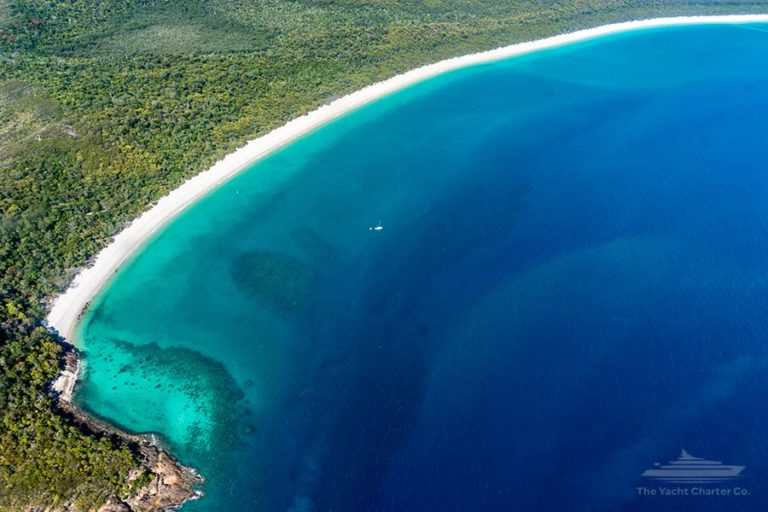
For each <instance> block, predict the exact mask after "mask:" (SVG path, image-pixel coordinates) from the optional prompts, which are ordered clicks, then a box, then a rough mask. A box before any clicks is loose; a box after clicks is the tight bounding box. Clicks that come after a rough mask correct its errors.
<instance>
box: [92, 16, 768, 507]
mask: <svg viewBox="0 0 768 512" xmlns="http://www.w3.org/2000/svg"><path fill="white" fill-rule="evenodd" d="M244 86H245V84H244ZM379 223H380V224H381V226H382V227H383V229H382V230H378V231H376V230H371V229H369V228H371V227H373V226H376V225H378V224H379ZM767 341H768V25H760V24H754V25H738V26H735V25H734V26H727V25H722V26H694V27H685V28H683V27H677V28H665V29H653V30H642V31H637V32H631V33H625V34H621V35H615V36H610V37H604V38H600V39H596V40H592V41H588V42H582V43H578V44H573V45H570V46H566V47H562V48H558V49H554V50H548V51H542V52H538V53H535V54H529V55H526V56H523V57H519V58H515V59H510V60H507V61H503V62H498V63H494V64H490V65H482V66H476V67H472V68H467V69H463V70H460V71H457V72H453V73H450V74H448V75H445V76H441V77H438V78H435V79H432V80H429V81H427V82H424V83H422V84H419V85H417V86H414V87H411V88H409V89H407V90H404V91H401V92H399V93H397V94H394V95H392V96H390V97H387V98H385V99H383V100H380V101H378V102H376V103H374V104H372V105H369V106H367V107H365V108H363V109H361V110H359V111H357V112H355V113H352V114H350V115H348V116H346V117H344V118H343V119H340V120H338V121H336V122H334V123H332V124H330V125H328V126H326V127H324V128H322V129H320V130H318V131H316V132H315V133H313V134H311V135H309V136H307V137H305V138H303V139H302V140H300V141H298V142H296V143H294V144H292V145H290V146H289V147H286V148H285V149H283V150H281V151H280V152H278V153H276V154H274V155H273V156H271V157H269V158H268V159H266V160H264V161H262V162H260V163H258V164H256V165H254V166H253V167H252V168H251V169H249V170H248V171H247V172H245V173H243V174H241V175H240V176H238V177H237V178H235V179H234V180H232V181H231V182H229V183H227V184H226V185H225V186H223V187H221V188H220V189H219V190H217V191H216V192H215V193H213V194H211V195H210V196H208V197H207V198H205V199H204V200H202V201H200V202H199V203H197V204H196V205H195V206H194V207H192V208H191V209H189V210H188V211H187V212H186V213H184V214H183V215H182V216H181V217H180V218H179V219H178V220H176V221H175V222H173V223H172V224H171V225H169V226H168V227H167V228H166V229H164V230H163V231H162V232H161V233H160V234H158V235H157V236H156V237H155V239H154V240H153V241H151V243H149V244H148V246H147V247H146V248H145V249H144V250H143V251H141V252H140V254H138V255H137V256H136V257H135V258H134V259H133V260H132V261H131V262H130V264H128V265H127V266H126V267H125V268H124V269H123V270H122V271H121V272H120V273H119V274H118V275H117V277H116V278H115V279H114V280H113V282H112V284H111V285H110V286H109V287H108V288H107V289H106V290H105V291H104V293H102V295H101V296H100V297H99V298H98V300H96V301H95V302H94V305H93V307H92V308H91V309H90V311H89V313H88V315H87V316H86V319H85V320H84V321H83V323H82V325H81V329H80V344H81V346H82V347H83V349H84V351H85V359H86V364H87V367H86V372H85V375H84V378H83V381H82V383H81V385H80V387H79V389H78V391H77V400H78V401H79V403H80V404H81V405H82V406H83V407H84V408H85V409H86V410H87V411H89V412H90V413H92V414H95V415H97V416H99V417H102V418H106V419H108V420H110V421H113V422H115V423H117V424H118V425H121V426H123V427H124V428H126V429H128V430H131V431H134V432H146V433H154V434H155V435H156V436H157V438H158V439H159V440H160V442H161V444H162V445H163V446H165V447H168V448H169V449H170V450H171V451H172V453H174V454H175V455H177V456H178V457H179V458H180V459H181V461H183V462H184V463H186V464H189V465H193V466H195V467H197V468H198V469H199V470H200V471H201V473H202V474H203V475H204V476H205V477H206V478H207V483H206V484H205V485H204V486H203V490H204V492H205V493H206V496H205V497H204V498H203V499H201V500H199V501H197V502H194V503H190V504H188V505H186V506H185V507H184V510H185V511H186V512H192V511H268V512H272V511H290V512H310V511H316V512H327V511H333V512H346V511H355V512H359V511H371V512H385V511H387V512H388V511H393V512H394V511H441V512H449V511H510V510H525V511H532V510H537V511H562V510H567V511H649V510H654V511H655V510H658V511H668V510H669V511H671V510H675V511H678V510H697V511H699V510H716V511H721V510H722V511H726V510H727V511H756V510H768V407H766V403H767V402H768V343H767ZM682 449H685V450H687V451H688V452H689V453H690V454H691V455H693V456H696V457H701V458H705V459H708V460H714V461H721V462H723V464H724V465H732V466H743V469H742V470H741V471H740V472H738V476H736V477H735V478H732V479H731V478H730V477H728V479H726V480H723V481H722V482H718V483H706V484H702V485H699V484H695V483H684V484H669V483H665V482H659V481H655V480H652V479H651V478H649V477H647V476H643V473H644V472H645V471H646V470H649V469H653V468H655V467H656V466H655V463H660V464H661V465H664V464H666V463H667V461H671V460H675V459H676V458H677V457H678V456H679V455H680V453H681V450H682ZM735 471H736V470H734V472H735ZM678 487H679V488H683V489H688V495H687V496H686V495H682V496H665V495H662V492H663V491H661V489H662V488H678ZM643 489H646V490H648V491H647V492H646V491H644V490H643ZM708 489H709V490H712V489H723V492H726V491H727V493H726V494H725V495H721V496H709V495H702V494H704V492H703V491H706V490H708ZM683 494H685V493H683Z"/></svg>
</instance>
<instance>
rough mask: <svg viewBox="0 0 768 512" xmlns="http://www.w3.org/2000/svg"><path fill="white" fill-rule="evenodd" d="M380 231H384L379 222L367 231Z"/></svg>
mask: <svg viewBox="0 0 768 512" xmlns="http://www.w3.org/2000/svg"><path fill="white" fill-rule="evenodd" d="M382 229H384V226H382V225H381V221H379V223H378V224H376V225H375V226H371V227H369V228H368V231H381V230H382Z"/></svg>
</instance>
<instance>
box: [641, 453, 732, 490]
mask: <svg viewBox="0 0 768 512" xmlns="http://www.w3.org/2000/svg"><path fill="white" fill-rule="evenodd" d="M742 471H744V466H729V465H727V464H723V463H722V462H718V461H714V460H706V459H702V458H699V457H694V456H693V455H691V454H690V453H688V452H687V451H685V450H682V453H681V454H680V456H679V457H678V458H677V460H671V461H669V463H667V464H663V465H662V464H659V463H658V462H657V463H656V464H655V468H654V469H649V470H647V471H645V472H644V473H643V475H642V476H644V477H646V478H650V479H652V480H658V481H661V482H668V483H677V484H712V483H720V482H727V481H729V480H733V479H734V478H736V477H738V476H739V475H740V474H741V472H742Z"/></svg>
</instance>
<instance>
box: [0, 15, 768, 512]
mask: <svg viewBox="0 0 768 512" xmlns="http://www.w3.org/2000/svg"><path fill="white" fill-rule="evenodd" d="M767 9H768V6H765V4H764V3H763V2H760V1H753V2H750V1H736V0H732V1H708V2H707V1H687V0H665V1H657V0H568V1H551V0H428V1H394V0H137V1H131V2H128V1H125V0H100V1H98V2H92V1H88V0H54V1H48V0H0V510H19V509H22V508H23V507H24V506H28V505H34V504H44V503H45V504H65V503H76V504H77V505H78V506H79V507H80V508H82V509H90V508H93V507H94V506H95V505H96V504H98V503H100V502H101V501H103V500H104V499H105V497H106V496H108V495H110V494H115V495H124V494H126V493H129V492H130V491H131V489H127V488H126V485H125V483H124V482H125V480H126V478H127V475H128V474H129V472H130V471H131V470H132V469H134V468H135V467H136V465H137V459H136V456H135V455H133V454H132V453H131V452H130V451H129V450H128V449H127V448H126V447H125V446H121V445H118V444H115V443H113V442H112V441H110V440H108V439H99V438H96V437H93V436H89V435H86V434H83V433H82V432H80V430H78V429H77V428H76V427H74V426H72V425H70V424H68V423H67V422H66V421H65V420H64V419H63V418H62V417H61V416H59V415H58V414H57V413H55V412H53V410H52V408H51V398H50V396H49V394H48V393H47V392H46V390H47V386H48V383H49V382H50V381H51V379H52V378H53V377H54V375H55V374H56V372H57V371H58V367H59V364H60V363H59V361H58V354H59V352H60V347H59V345H58V344H57V343H56V341H55V339H54V338H53V337H52V335H51V334H49V333H48V332H47V331H46V330H45V329H44V328H42V327H40V322H41V319H42V318H43V317H44V310H45V306H44V301H45V300H46V299H47V298H49V297H50V296H51V295H52V294H55V293H57V292H58V291H60V290H61V289H62V288H63V287H64V286H65V284H66V283H67V282H68V280H69V279H70V278H71V277H72V275H73V272H74V269H76V268H78V267H81V266H83V265H85V264H86V263H87V261H88V259H89V258H90V257H92V256H93V255H94V254H95V253H96V252H97V251H98V250H99V249H100V248H102V247H104V246H105V245H106V244H107V243H108V241H109V239H110V237H111V236H112V235H114V234H115V233H116V232H117V231H118V230H119V229H120V227H121V226H122V225H124V223H125V222H127V221H128V220H130V219H131V218H132V217H134V216H136V215H137V214H138V213H139V212H140V211H142V210H144V209H146V208H147V206H148V205H149V204H151V203H152V202H153V201H155V200H157V199H158V198H159V197H161V196H162V195H163V194H164V193H166V192H167V191H168V190H170V189H172V188H174V187H176V186H177V185H179V184H180V183H181V182H182V181H183V180H184V179H186V178H188V177H190V176H192V175H194V174H195V173H197V172H199V171H201V170H203V169H204V168H206V167H207V166H209V165H210V164H211V163H213V162H214V161H215V160H216V159H218V158H220V157H221V156H223V155H224V154H226V153H227V152H229V151H232V150H233V149H234V148H236V147H238V146H240V145H241V144H243V142H244V141H246V140H248V139H250V138H253V137H255V136H258V135H260V134H263V133H265V132H266V131H268V130H270V129H272V128H275V127H277V126H279V125H281V124H283V123H285V122H286V121H288V120H289V119H291V118H293V117H295V116H297V115H299V114H302V113H305V112H307V111H309V110H311V109H313V108H315V107H317V106H318V105H320V104H322V103H325V102H327V101H329V100H331V99H333V98H335V97H338V96H340V95H342V94H344V93H348V92H351V91H353V90H355V89H357V88H359V87H361V86H363V85H365V84H369V83H371V82H373V81H375V80H378V79H382V78H386V77H388V76H391V75H393V74H395V73H397V72H400V71H404V70H406V69H409V68H412V67H414V66H416V65H420V64H425V63H428V62H432V61H436V60H439V59H441V58H444V57H448V56H453V55H457V54H462V53H467V52H470V51H476V50H480V49H488V48H491V47H495V46H499V45H502V44H510V43H513V42H517V41H521V40H527V39H532V38H536V37H541V36H545V35H552V34H554V33H558V32H562V31H566V30H574V29H578V28H584V27H587V26H593V25H597V24H601V23H605V22H611V21H620V20H625V19H628V18H638V17H648V16H658V15H674V14H692V13H697V14H703V13H716V12H717V13H720V12H759V11H765V10H767Z"/></svg>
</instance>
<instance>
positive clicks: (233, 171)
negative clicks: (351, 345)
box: [47, 14, 768, 342]
mask: <svg viewBox="0 0 768 512" xmlns="http://www.w3.org/2000/svg"><path fill="white" fill-rule="evenodd" d="M757 22H768V15H760V14H747V15H715V16H683V17H664V18H650V19H644V20H636V21H628V22H623V23H614V24H609V25H602V26H599V27H594V28H590V29H585V30H579V31H576V32H570V33H565V34H560V35H556V36H552V37H547V38H544V39H538V40H535V41H528V42H523V43H516V44H512V45H509V46H504V47H500V48H496V49H493V50H488V51H483V52H478V53H473V54H469V55H464V56H460V57H454V58H450V59H446V60H443V61H440V62H437V63H434V64H428V65H425V66H422V67H419V68H416V69H413V70H411V71H408V72H405V73H402V74H400V75H396V76H394V77H392V78H389V79H387V80H384V81H381V82H378V83H375V84H372V85H369V86H367V87H364V88H363V89H360V90H358V91H356V92H353V93H351V94H349V95H347V96H344V97H342V98H339V99H337V100H335V101H333V102H331V103H329V104H326V105H323V106H321V107H319V108H318V109H316V110H314V111H312V112H310V113H308V114H305V115H303V116H300V117H298V118H296V119H294V120H292V121H290V122H288V123H287V124H285V125H283V126H282V127H280V128H277V129H275V130H273V131H272V132H269V133H267V134H266V135H263V136H261V137H258V138H256V139H254V140H251V141H250V142H248V143H247V144H245V145H244V146H243V147H241V148H240V149H238V150H236V151H235V152H233V153H231V154H229V155H227V156H226V157H224V158H223V159H222V160H219V161H218V162H217V163H216V164H214V165H213V166H212V167H210V168H209V169H208V170H206V171H203V172H201V173H200V174H197V175H196V176H194V177H192V178H190V179H189V180H187V181H186V182H185V183H183V184H182V185H181V186H180V187H178V188H176V189H175V190H173V191H171V192H170V193H168V194H167V195H166V196H164V197H163V198H161V199H160V200H159V201H157V203H155V204H154V205H153V206H152V207H151V208H149V209H148V210H147V211H145V212H144V213H143V214H141V215H140V216H139V217H138V218H137V219H135V220H134V221H132V222H131V223H130V224H129V225H128V226H127V227H125V228H124V229H123V230H122V231H120V232H119V233H118V234H117V235H116V236H115V237H114V239H113V241H112V242H111V243H110V244H109V245H108V246H107V247H105V248H104V249H102V250H101V251H100V252H99V253H98V255H97V256H96V258H95V260H94V262H93V264H92V265H91V266H89V267H87V268H84V269H83V270H82V271H80V272H79V273H78V274H77V276H76V277H75V278H74V280H73V281H72V282H71V283H70V285H69V287H68V288H67V289H66V290H65V292H64V293H62V294H61V295H59V296H58V297H56V299H55V300H54V301H53V303H52V306H51V308H50V311H49V313H48V316H47V325H48V327H49V328H51V329H54V330H56V331H57V332H58V333H59V335H60V336H62V337H63V338H64V339H66V340H68V341H70V342H72V341H73V337H74V334H75V330H76V327H77V324H78V322H79V319H80V317H81V315H82V314H83V312H84V310H85V309H86V308H87V307H88V306H89V304H90V301H91V300H92V299H93V298H94V297H95V296H96V295H97V294H98V292H99V291H100V290H101V289H102V287H103V286H105V285H106V284H107V283H108V282H109V280H110V279H111V278H112V276H113V275H114V274H115V273H116V272H117V270H118V269H119V268H120V267H121V266H122V265H123V263H125V262H126V261H127V260H128V259H129V258H130V257H131V256H132V255H133V254H134V253H135V252H136V251H137V250H138V249H140V248H141V247H142V246H143V245H144V244H145V243H146V242H147V241H148V240H149V239H150V238H151V237H152V235H154V234H155V233H156V232H157V231H158V230H159V229H161V228H162V227H163V226H165V225H166V224H167V223H169V222H170V221H171V220H173V219H174V218H175V217H176V216H177V215H179V214H180V213H181V212H183V211H184V210H185V209H186V208H188V207H189V206H191V205H192V204H193V203H195V202H196V201H197V200H199V199H201V198H202V197H204V196H206V195H207V194H209V193H210V192H212V191H214V190H215V189H216V188H218V187H219V186H220V185H222V184H223V183H224V182H226V181H228V180H229V179H230V178H232V177H234V176H235V175H237V174H238V173H239V172H240V171H242V170H244V169H246V168H247V167H249V166H251V165H252V164H254V163H256V162H257V161H259V160H261V159H263V158H265V157H267V156H269V155H270V154H271V153H273V152H275V151H276V150H278V149H280V148H282V147H283V146H286V145H288V144H290V143H291V142H293V141H295V140H297V139H299V138H300V137H302V136H304V135H306V134H308V133H310V132H312V131H314V130H315V129H317V128H320V127H321V126H323V125H325V124H327V123H329V122H331V121H333V120H335V119H337V118H339V117H342V116H343V115H345V114H348V113H350V112H352V111H354V110H357V109H358V108H360V107H363V106H364V105H366V104H368V103H371V102H373V101H375V100H378V99H381V98H383V97H385V96H388V95H390V94H393V93H395V92H397V91H399V90H401V89H404V88H407V87H409V86H411V85H414V84H417V83H419V82H422V81H425V80H428V79H430V78H433V77H436V76H439V75H442V74H445V73H448V72H451V71H455V70H458V69H461V68H465V67H470V66H474V65H480V64H486V63H491V62H496V61H500V60H504V59H507V58H511V57H515V56H520V55H525V54H528V53H532V52H536V51H540V50H547V49H553V48H557V47H561V46H564V45H567V44H571V43H576V42H581V41H587V40H590V39H595V38H599V37H603V36H608V35H613V34H619V33H623V32H629V31H635V30H641V29H650V28H659V27H668V26H684V25H714V24H744V23H757Z"/></svg>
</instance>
